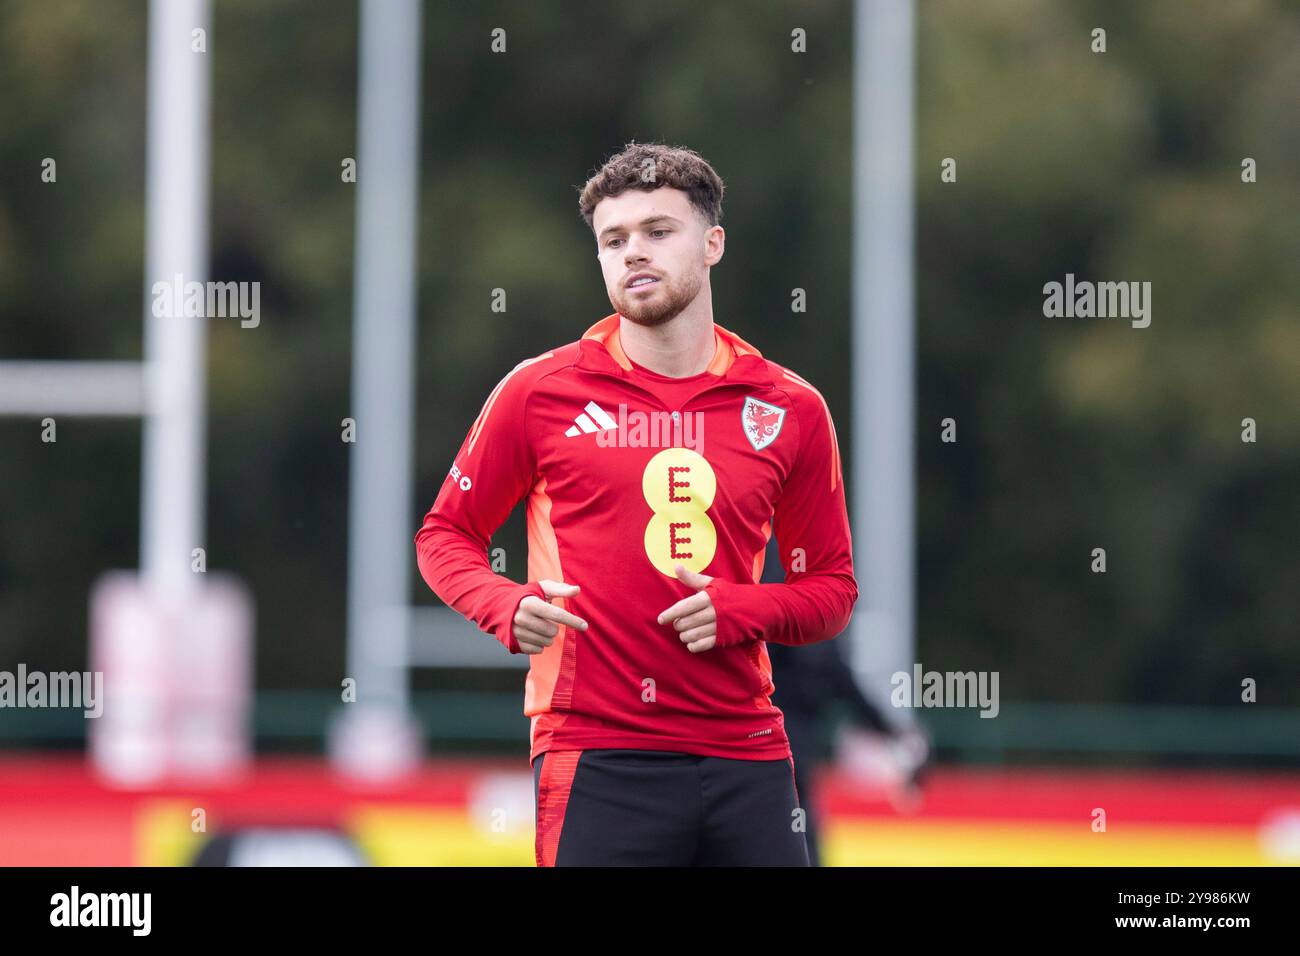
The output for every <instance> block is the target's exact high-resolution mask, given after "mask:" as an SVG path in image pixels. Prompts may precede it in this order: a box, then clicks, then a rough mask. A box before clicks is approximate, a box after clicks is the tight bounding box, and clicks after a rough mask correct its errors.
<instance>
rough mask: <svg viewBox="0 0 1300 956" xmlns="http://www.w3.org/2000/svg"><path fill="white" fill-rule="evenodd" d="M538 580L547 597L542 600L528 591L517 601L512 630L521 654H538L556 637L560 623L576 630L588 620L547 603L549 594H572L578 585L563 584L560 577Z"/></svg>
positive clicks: (585, 626) (585, 625) (581, 628)
mask: <svg viewBox="0 0 1300 956" xmlns="http://www.w3.org/2000/svg"><path fill="white" fill-rule="evenodd" d="M537 583H538V584H540V585H541V586H542V592H543V593H544V594H545V595H546V600H545V601H543V600H542V599H541V598H539V597H537V596H536V595H533V594H530V595H528V596H527V597H525V598H524V599H523V600H522V601H520V602H519V607H518V609H517V610H516V611H515V620H514V627H513V629H512V633H513V634H514V636H515V640H516V641H517V642H518V643H519V650H520V651H521V652H522V653H524V654H540V653H541V652H542V651H544V650H545V649H546V648H548V647H550V646H551V642H552V641H554V640H555V635H556V634H558V633H559V632H560V627H559V626H560V625H561V624H564V625H565V626H567V627H572V628H576V629H577V630H579V631H585V630H586V629H587V622H586V621H584V620H583V619H582V618H580V617H577V616H575V615H573V614H570V613H569V612H568V611H566V610H564V609H563V608H559V607H556V606H555V605H554V604H551V603H550V600H551V598H557V597H573V595H575V594H577V593H578V585H576V584H565V583H564V582H562V581H561V582H556V581H538V582H537Z"/></svg>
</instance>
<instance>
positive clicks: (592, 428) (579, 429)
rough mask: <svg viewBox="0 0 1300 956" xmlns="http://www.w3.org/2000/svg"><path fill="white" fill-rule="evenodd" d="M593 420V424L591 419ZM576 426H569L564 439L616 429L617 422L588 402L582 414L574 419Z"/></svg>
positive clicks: (607, 413) (601, 409) (598, 407)
mask: <svg viewBox="0 0 1300 956" xmlns="http://www.w3.org/2000/svg"><path fill="white" fill-rule="evenodd" d="M593 418H594V419H595V421H594V422H593V421H592V419H593ZM574 421H575V422H577V424H576V425H570V426H569V430H568V431H566V432H565V433H564V434H565V437H566V438H576V437H577V436H578V435H590V434H591V433H592V432H600V431H605V430H606V429H608V428H617V427H618V422H616V421H614V419H612V418H610V416H609V412H607V411H605V409H603V408H601V407H600V406H599V405H597V404H596V403H595V402H588V403H587V405H586V407H585V408H583V410H582V414H581V415H579V416H578V417H577V418H575V419H574Z"/></svg>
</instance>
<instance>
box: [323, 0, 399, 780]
mask: <svg viewBox="0 0 1300 956" xmlns="http://www.w3.org/2000/svg"><path fill="white" fill-rule="evenodd" d="M420 19H421V18H420V4H419V0H362V2H361V41H360V90H359V97H358V121H357V187H356V188H357V226H356V263H355V271H356V281H355V289H354V303H353V328H354V333H353V345H352V409H351V417H352V418H354V419H355V420H356V444H355V445H353V446H352V449H351V454H352V458H351V483H350V488H349V502H348V519H349V520H348V652H347V669H348V670H347V676H349V677H351V678H353V679H354V680H355V681H356V694H357V699H356V703H355V704H350V705H347V707H346V708H345V711H344V714H343V718H344V719H343V723H341V724H338V725H336V728H335V731H334V734H333V736H334V740H333V753H334V756H335V759H336V761H337V762H338V764H339V765H340V766H341V767H342V768H343V769H346V770H348V771H349V772H352V773H355V774H362V775H366V776H389V775H392V774H396V773H399V772H401V770H402V769H404V768H405V767H406V766H409V764H410V762H411V760H412V759H414V757H415V756H416V752H417V750H418V734H417V733H416V728H415V725H414V723H413V721H412V719H411V717H410V713H409V704H408V690H407V668H406V651H407V648H406V629H407V618H408V613H407V608H408V605H409V604H410V578H411V573H412V572H411V568H412V566H413V562H414V560H415V559H414V553H415V549H414V544H413V543H412V542H413V540H414V538H415V530H414V528H415V525H414V521H413V518H412V514H411V491H412V477H411V469H412V467H413V455H412V412H413V408H414V403H415V390H414V366H415V348H416V337H415V282H416V243H417V236H416V222H417V213H418V210H419V188H418V172H419V158H420V47H421V36H420V29H421V25H420ZM353 708H355V710H353Z"/></svg>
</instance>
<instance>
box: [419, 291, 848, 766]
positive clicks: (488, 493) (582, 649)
mask: <svg viewBox="0 0 1300 956" xmlns="http://www.w3.org/2000/svg"><path fill="white" fill-rule="evenodd" d="M620 321H621V317H620V316H619V314H618V313H615V314H613V315H610V316H606V317H605V318H604V319H602V320H601V321H599V322H597V323H596V324H595V325H593V326H592V327H591V328H589V329H588V330H587V331H586V333H585V334H584V335H583V337H582V338H581V339H580V340H578V341H577V342H571V343H569V344H568V345H564V346H561V347H559V348H556V349H553V350H551V351H549V352H544V353H543V354H541V355H538V356H536V357H534V358H530V359H525V360H524V361H522V362H520V363H519V364H518V365H516V366H515V367H514V369H513V370H512V371H511V372H510V373H509V374H508V375H506V377H505V378H503V379H502V380H501V381H500V383H499V384H498V385H497V386H496V388H495V389H493V390H492V393H491V394H490V395H489V396H488V398H487V401H486V402H485V403H484V404H483V408H482V411H480V412H479V415H478V418H476V419H475V421H474V424H473V427H472V428H470V430H469V434H468V435H467V436H466V438H465V441H464V443H463V444H462V445H461V448H460V451H459V452H458V453H457V455H456V458H455V460H454V463H453V465H452V469H451V472H450V473H449V475H448V476H447V478H446V479H444V481H443V484H442V489H441V490H440V491H439V493H438V497H437V499H436V500H435V501H434V503H433V507H432V508H431V509H430V510H429V513H428V514H427V515H426V516H425V519H424V524H423V526H422V527H421V528H420V531H419V533H418V534H417V535H416V536H415V544H416V554H417V557H418V561H419V566H420V573H421V574H422V575H423V576H424V579H425V581H427V582H428V584H429V587H431V588H432V589H433V590H434V591H435V592H436V593H437V594H438V596H439V597H440V598H442V599H443V601H445V602H446V603H447V604H448V605H450V606H451V607H452V608H454V609H455V610H456V611H458V612H459V613H460V614H462V615H464V616H465V617H466V618H468V619H469V620H471V621H473V622H474V623H475V624H476V625H478V627H479V628H480V629H482V630H483V631H485V632H487V633H489V634H492V635H493V636H495V637H496V639H497V640H498V641H500V642H501V643H502V644H504V645H505V646H506V647H507V648H508V649H509V650H510V652H511V653H520V650H519V645H518V643H517V642H516V641H515V638H514V635H513V634H512V633H511V631H512V627H513V619H514V615H515V611H516V610H517V609H518V606H519V602H520V601H521V600H522V599H523V598H524V597H525V596H526V595H529V594H534V595H537V596H538V597H540V598H543V600H545V595H544V594H543V593H542V588H541V586H540V585H539V584H538V583H537V582H538V581H539V580H541V579H550V580H553V581H563V582H565V583H568V584H576V585H579V587H580V588H581V590H580V591H579V592H578V594H576V595H575V596H573V597H570V598H554V599H552V602H551V603H552V604H555V605H557V606H560V607H563V608H565V609H566V610H568V611H569V612H570V613H572V614H575V615H577V616H578V617H580V618H582V619H584V620H585V621H586V622H587V625H588V627H587V630H586V631H579V630H574V629H572V628H569V627H563V626H562V627H560V628H559V632H558V634H557V635H556V637H555V640H554V642H553V643H552V644H551V645H550V646H549V647H547V648H546V649H545V650H544V651H543V652H542V653H540V654H534V655H531V656H530V660H529V663H530V667H529V672H528V678H527V681H526V684H525V691H524V713H525V714H526V715H527V716H529V717H531V718H532V726H531V729H530V733H529V737H530V745H531V755H530V759H533V758H536V757H537V756H538V755H539V754H541V753H543V752H545V751H547V750H586V749H589V748H597V747H601V748H604V747H617V748H628V749H641V750H668V751H678V752H682V753H692V754H702V755H705V756H715V757H732V758H745V759H751V760H772V759H780V758H785V757H788V756H790V744H789V741H788V740H787V738H786V734H785V727H784V718H783V717H782V715H781V711H780V710H779V709H778V708H777V707H775V706H774V705H773V704H772V701H771V694H772V690H773V687H774V685H773V683H772V667H771V662H770V661H769V659H768V654H767V646H766V644H765V643H764V642H765V641H774V642H776V643H779V644H810V643H812V642H814V641H821V640H825V639H827V638H831V637H834V636H835V635H837V634H839V633H840V632H841V631H843V630H844V628H845V627H846V626H847V625H848V621H849V615H850V613H851V611H852V608H853V604H854V602H855V601H856V600H857V596H858V587H857V582H856V581H855V580H854V577H853V554H852V541H851V539H850V535H849V522H848V514H847V510H846V508H845V504H844V481H843V472H842V470H841V467H840V454H839V445H838V442H837V440H836V436H835V426H834V423H833V422H832V421H831V416H830V411H829V410H828V409H827V407H826V401H825V399H823V398H822V396H821V393H820V392H818V391H817V389H815V388H814V387H813V386H812V385H810V384H809V383H808V382H807V381H805V380H804V379H802V378H800V377H799V376H798V375H796V374H795V373H794V372H791V371H790V370H788V369H786V368H783V367H782V366H780V365H778V364H776V363H775V362H772V361H770V360H768V359H765V358H763V356H762V355H761V354H760V353H759V351H758V350H757V349H756V348H754V347H753V346H752V345H750V344H749V343H747V342H745V341H744V340H743V339H741V338H740V337H739V336H737V335H735V334H734V333H732V332H729V331H727V330H726V329H724V328H722V327H721V326H718V325H716V324H715V325H714V327H713V329H714V338H715V341H716V351H715V353H714V357H713V360H712V362H711V363H710V364H709V367H708V369H707V370H706V371H705V372H702V373H701V374H699V375H694V376H690V377H688V378H682V379H673V378H669V377H667V376H663V375H659V374H657V373H655V372H652V371H649V370H648V369H644V368H642V367H640V366H637V365H635V364H634V363H632V362H631V360H629V359H628V357H627V356H626V355H625V354H624V352H623V348H622V345H621V344H620V338H619V328H620ZM525 495H527V499H528V505H527V508H528V513H527V528H528V580H529V582H530V583H528V584H517V583H515V582H514V581H511V580H509V579H507V578H505V577H503V576H501V575H498V574H495V573H494V572H493V571H492V569H491V567H490V565H489V563H488V556H487V551H488V546H489V544H490V542H491V537H492V535H493V533H495V531H496V530H497V529H498V528H499V527H500V526H501V525H502V523H504V521H505V520H506V518H507V517H508V516H509V514H510V512H511V510H512V509H513V508H514V506H515V505H516V504H517V503H518V502H519V501H520V499H521V498H523V497H524V496H525ZM774 531H775V534H776V536H777V540H778V542H779V544H780V547H781V560H782V563H783V565H784V566H785V569H786V578H785V583H783V584H759V583H757V582H758V580H759V578H760V577H761V575H762V573H763V556H764V550H765V547H766V544H767V541H768V539H769V538H770V537H771V536H772V534H773V532H774ZM678 563H680V564H683V565H684V566H685V567H687V568H688V569H690V570H692V571H696V572H699V573H702V574H706V575H710V576H712V578H713V580H712V581H711V582H710V583H709V584H708V586H707V587H706V588H705V589H704V590H705V591H707V592H708V594H709V595H710V598H711V600H712V602H713V607H714V609H715V612H716V615H717V643H716V645H715V646H714V647H713V648H712V649H711V650H708V651H703V652H701V653H696V654H693V653H691V652H690V651H689V650H688V649H687V647H686V645H684V644H683V643H682V642H681V640H680V637H679V634H678V632H677V631H676V629H675V628H674V627H673V625H672V624H671V623H669V624H662V625H661V624H659V623H658V622H657V620H656V618H657V617H658V616H659V614H660V612H662V611H664V610H667V609H668V608H669V607H671V606H672V605H673V604H675V603H677V601H679V600H681V599H682V598H684V597H687V596H689V595H691V594H693V593H695V591H696V589H695V588H693V587H691V586H689V585H687V584H686V583H685V582H684V581H681V580H680V579H678V577H677V576H676V573H675V571H674V566H675V565H676V564H678Z"/></svg>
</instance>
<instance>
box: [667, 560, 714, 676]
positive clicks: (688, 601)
mask: <svg viewBox="0 0 1300 956" xmlns="http://www.w3.org/2000/svg"><path fill="white" fill-rule="evenodd" d="M675 570H676V571H677V577H678V579H679V580H681V581H683V582H684V583H686V584H689V585H690V586H691V587H693V588H696V589H697V590H696V592H695V593H694V594H692V595H691V596H690V597H684V598H682V599H681V600H680V601H678V602H677V603H676V604H674V605H673V606H672V607H670V608H668V610H666V611H663V612H661V613H660V614H659V623H660V624H667V623H669V622H670V621H671V622H672V625H673V627H675V628H677V630H678V631H679V632H680V636H681V640H682V643H683V644H685V645H686V649H687V650H688V651H690V652H691V653H692V654H698V653H700V652H701V651H707V650H709V649H710V648H712V647H713V645H714V644H716V643H717V641H718V615H717V613H716V612H715V611H714V610H713V599H712V598H711V597H709V594H708V592H707V591H705V590H704V588H705V587H706V586H707V585H708V583H709V582H710V581H712V580H713V578H711V577H710V576H709V575H707V574H699V573H698V572H695V571H688V570H687V569H686V567H685V566H684V565H681V564H679V565H677V567H676V568H675Z"/></svg>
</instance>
